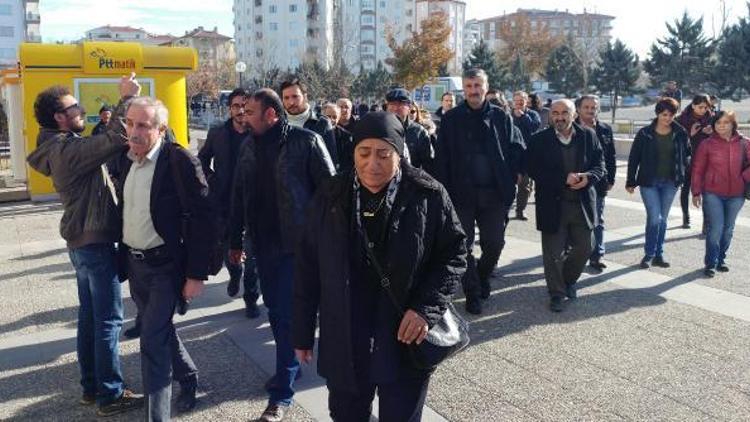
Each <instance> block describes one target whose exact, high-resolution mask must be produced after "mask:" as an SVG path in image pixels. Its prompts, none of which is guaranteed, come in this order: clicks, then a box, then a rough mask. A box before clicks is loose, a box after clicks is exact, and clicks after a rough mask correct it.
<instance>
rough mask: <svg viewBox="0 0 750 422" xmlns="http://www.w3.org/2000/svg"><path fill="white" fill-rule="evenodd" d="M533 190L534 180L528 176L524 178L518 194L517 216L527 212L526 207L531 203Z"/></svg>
mask: <svg viewBox="0 0 750 422" xmlns="http://www.w3.org/2000/svg"><path fill="white" fill-rule="evenodd" d="M533 189H534V180H533V179H531V178H530V177H529V175H528V174H527V175H525V176H523V179H522V180H521V183H520V184H519V185H518V193H517V194H516V214H523V212H524V211H525V210H526V205H528V203H529V196H531V191H532V190H533Z"/></svg>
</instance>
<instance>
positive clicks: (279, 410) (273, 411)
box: [259, 403, 289, 422]
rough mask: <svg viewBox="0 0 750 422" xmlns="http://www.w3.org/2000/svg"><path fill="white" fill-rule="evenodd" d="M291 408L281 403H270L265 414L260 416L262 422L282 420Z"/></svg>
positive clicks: (278, 421) (279, 421)
mask: <svg viewBox="0 0 750 422" xmlns="http://www.w3.org/2000/svg"><path fill="white" fill-rule="evenodd" d="M288 410H289V406H284V405H281V404H278V403H277V404H269V405H268V407H266V410H264V411H263V414H262V415H261V416H260V419H259V420H260V422H281V421H283V420H284V416H286V412H287V411H288Z"/></svg>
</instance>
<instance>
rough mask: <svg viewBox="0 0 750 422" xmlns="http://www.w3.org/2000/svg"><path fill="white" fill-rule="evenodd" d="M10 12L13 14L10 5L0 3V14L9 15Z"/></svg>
mask: <svg viewBox="0 0 750 422" xmlns="http://www.w3.org/2000/svg"><path fill="white" fill-rule="evenodd" d="M12 14H13V10H12V9H11V6H10V5H9V4H0V15H3V16H10V15H12ZM3 50H7V49H3ZM14 51H15V50H14ZM13 54H14V55H15V54H16V53H15V52H14V53H13Z"/></svg>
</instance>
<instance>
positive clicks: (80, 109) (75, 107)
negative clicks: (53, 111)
mask: <svg viewBox="0 0 750 422" xmlns="http://www.w3.org/2000/svg"><path fill="white" fill-rule="evenodd" d="M70 110H73V111H75V112H77V113H78V114H80V115H81V116H83V115H84V114H86V109H85V108H83V106H82V105H80V104H78V103H75V104H71V105H69V106H67V107H65V108H64V109H62V110H60V111H58V113H65V114H67V113H68V111H70Z"/></svg>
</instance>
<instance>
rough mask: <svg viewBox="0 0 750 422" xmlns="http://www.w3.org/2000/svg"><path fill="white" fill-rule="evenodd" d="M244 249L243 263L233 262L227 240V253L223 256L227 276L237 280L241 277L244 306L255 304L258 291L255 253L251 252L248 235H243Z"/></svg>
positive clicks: (258, 294)
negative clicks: (230, 258) (227, 272)
mask: <svg viewBox="0 0 750 422" xmlns="http://www.w3.org/2000/svg"><path fill="white" fill-rule="evenodd" d="M243 249H244V251H245V257H246V258H245V264H244V268H243V265H242V264H234V263H232V262H231V261H230V260H229V243H228V242H227V254H226V256H225V257H224V266H225V267H227V271H229V278H230V279H232V280H237V279H239V278H240V277H242V289H243V293H242V299H244V300H245V306H249V305H251V304H255V302H256V301H257V300H258V296H260V293H259V291H258V273H257V272H256V271H257V269H256V262H255V255H254V254H253V245H252V242H251V241H250V236H245V240H244V241H243Z"/></svg>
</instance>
